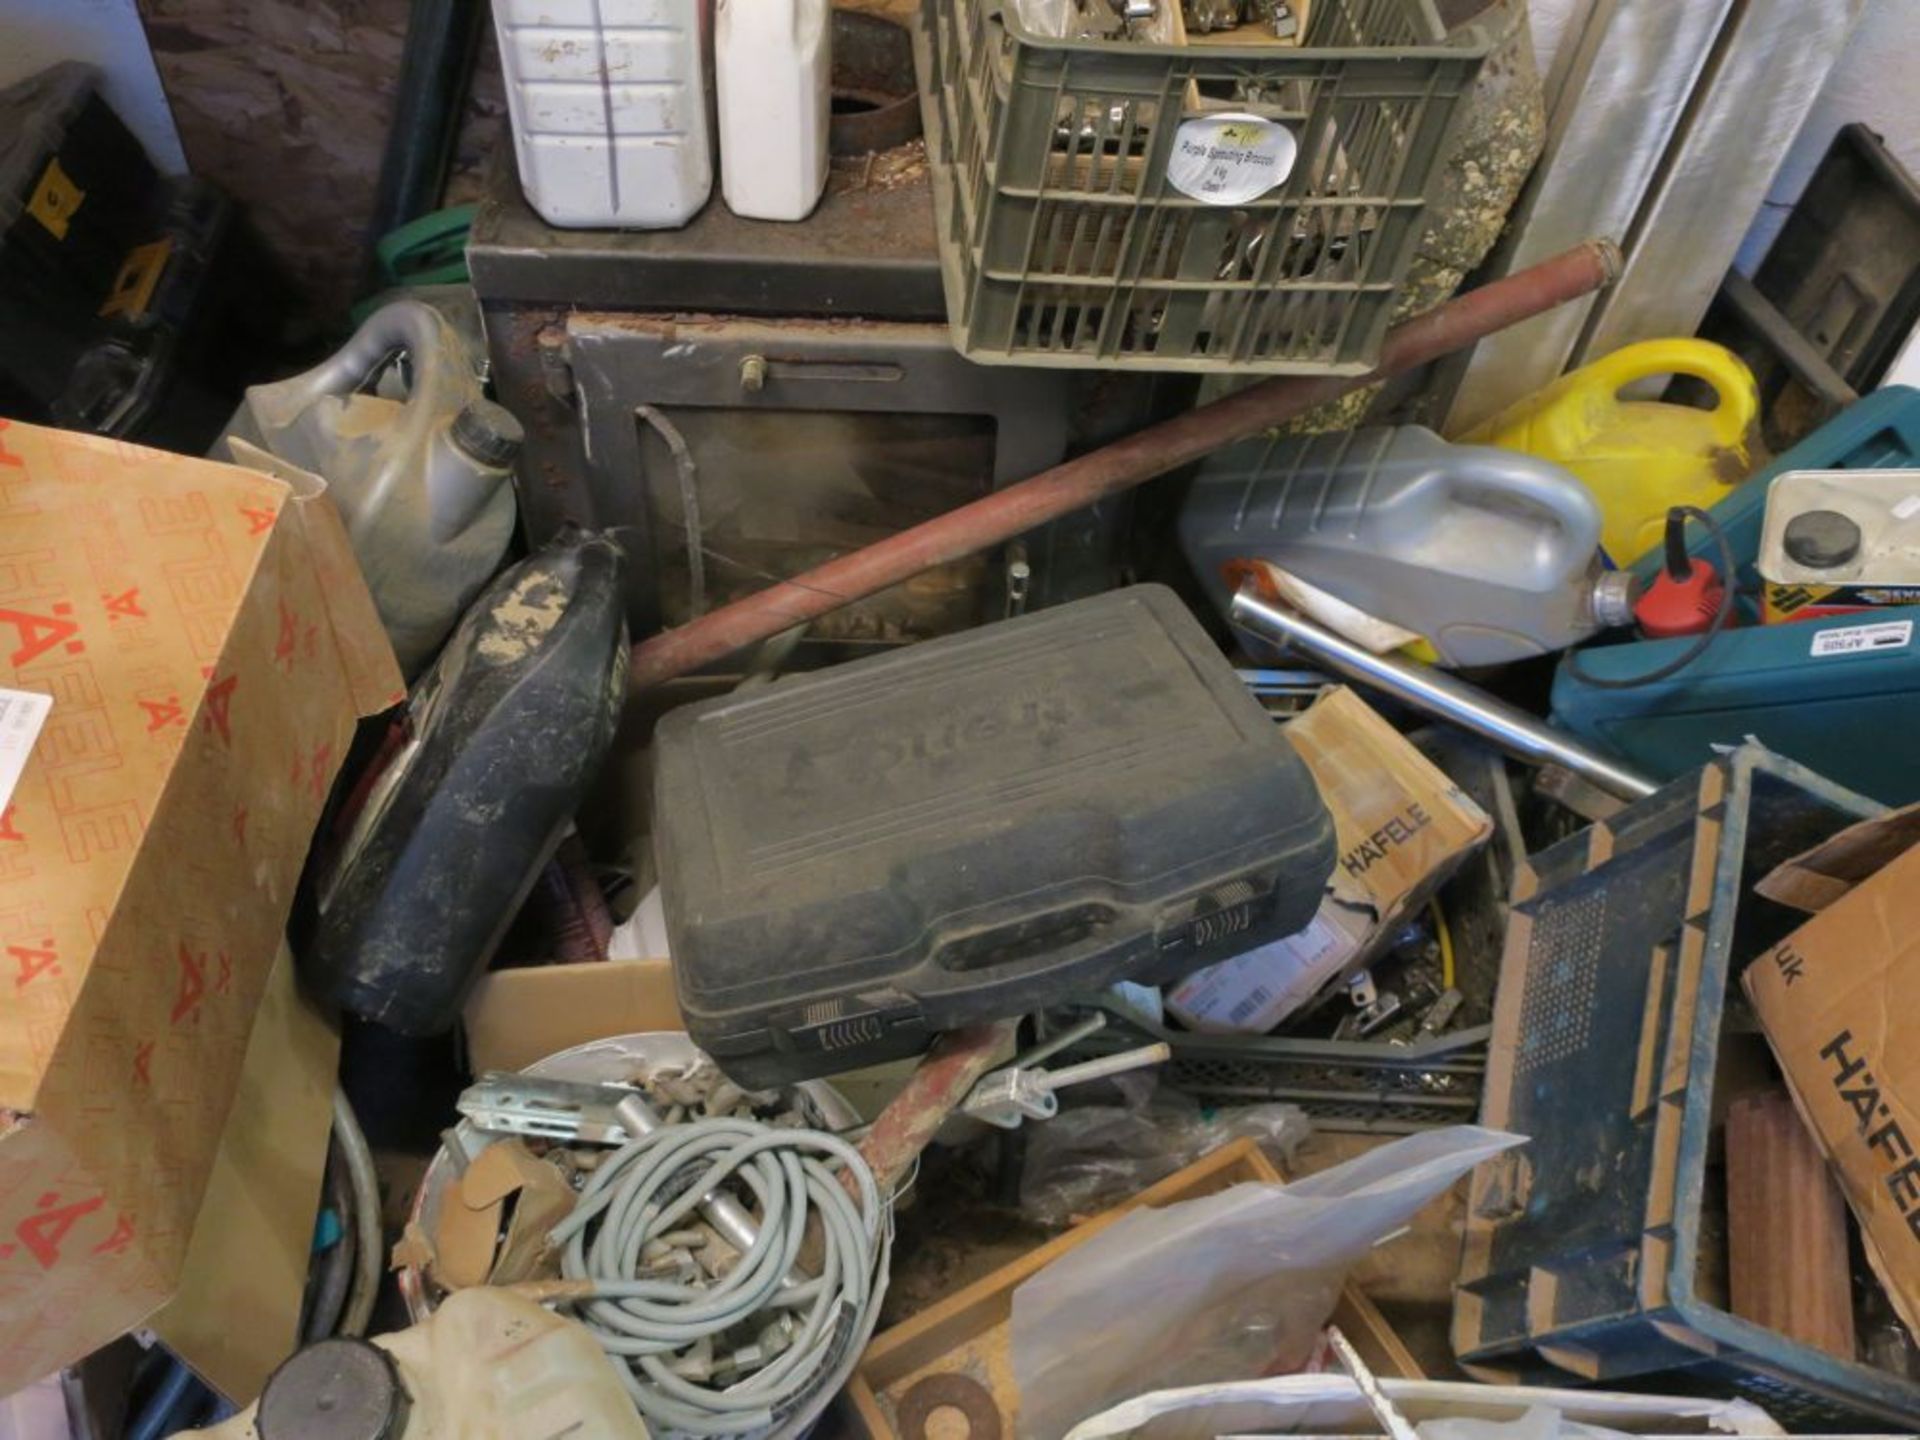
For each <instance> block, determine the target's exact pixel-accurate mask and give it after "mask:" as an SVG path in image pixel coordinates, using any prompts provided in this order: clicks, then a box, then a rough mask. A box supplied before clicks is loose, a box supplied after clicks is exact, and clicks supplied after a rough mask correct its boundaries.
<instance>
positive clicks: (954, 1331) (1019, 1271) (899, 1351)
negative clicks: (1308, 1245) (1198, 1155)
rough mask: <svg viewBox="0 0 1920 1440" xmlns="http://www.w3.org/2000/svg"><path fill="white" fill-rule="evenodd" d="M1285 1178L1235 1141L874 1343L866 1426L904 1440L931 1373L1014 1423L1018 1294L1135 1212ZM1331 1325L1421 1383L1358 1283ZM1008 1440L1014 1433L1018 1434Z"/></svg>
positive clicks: (854, 1392)
mask: <svg viewBox="0 0 1920 1440" xmlns="http://www.w3.org/2000/svg"><path fill="white" fill-rule="evenodd" d="M1284 1178H1285V1177H1283V1176H1282V1175H1281V1174H1280V1172H1279V1171H1278V1170H1276V1169H1275V1168H1274V1166H1273V1164H1272V1162H1270V1161H1269V1160H1268V1159H1267V1157H1266V1156H1265V1155H1263V1154H1262V1153H1261V1151H1260V1147H1259V1145H1258V1144H1257V1143H1256V1142H1255V1141H1253V1140H1250V1139H1248V1140H1236V1141H1235V1142H1234V1143H1232V1144H1231V1145H1224V1146H1222V1147H1221V1148H1220V1149H1218V1150H1215V1151H1214V1152H1213V1153H1212V1154H1211V1155H1208V1156H1206V1157H1205V1158H1204V1159H1201V1160H1198V1161H1195V1162H1194V1163H1193V1164H1192V1165H1189V1166H1188V1167H1187V1168H1186V1169H1184V1170H1182V1171H1180V1172H1179V1173H1178V1174H1176V1175H1169V1176H1168V1177H1167V1178H1166V1179H1165V1180H1162V1181H1161V1182H1160V1183H1159V1184H1158V1185H1154V1186H1152V1187H1150V1188H1149V1189H1146V1190H1143V1191H1141V1192H1140V1193H1139V1194H1138V1195H1136V1196H1134V1197H1133V1199H1131V1200H1129V1201H1128V1202H1126V1203H1125V1204H1124V1205H1120V1206H1116V1207H1115V1208H1114V1209H1112V1210H1109V1211H1107V1212H1106V1213H1105V1214H1104V1215H1100V1216H1096V1217H1095V1218H1094V1219H1092V1220H1088V1221H1086V1222H1085V1223H1084V1224H1081V1225H1077V1226H1075V1227H1074V1228H1073V1229H1072V1230H1069V1231H1068V1232H1067V1233H1066V1234H1064V1235H1062V1236H1060V1237H1059V1238H1058V1239H1055V1240H1052V1241H1050V1242H1048V1243H1047V1244H1045V1245H1042V1246H1041V1247H1040V1248H1039V1249H1037V1250H1035V1251H1033V1252H1032V1253H1031V1254H1028V1255H1025V1256H1022V1257H1021V1258H1020V1259H1019V1260H1016V1261H1014V1262H1013V1263H1012V1264H1010V1265H1006V1266H1003V1267H1002V1268H1001V1269H999V1270H996V1271H995V1272H994V1273H993V1274H991V1275H989V1276H987V1277H986V1278H985V1279H984V1280H980V1281H977V1282H976V1283H974V1284H972V1285H969V1286H967V1288H966V1289H964V1290H961V1291H960V1292H959V1293H957V1294H954V1295H950V1296H948V1297H947V1298H946V1299H945V1300H943V1301H941V1302H940V1303H939V1304H938V1305H934V1306H932V1307H930V1308H928V1309H926V1310H923V1311H921V1312H920V1313H919V1314H918V1315H916V1316H914V1317H913V1318H912V1319H911V1320H907V1321H904V1322H902V1323H901V1324H899V1325H896V1326H894V1327H893V1329H891V1330H889V1331H887V1332H886V1333H885V1334H882V1335H879V1336H876V1337H875V1338H874V1340H873V1342H872V1343H871V1344H869V1345H868V1346H867V1353H866V1354H865V1355H864V1356H862V1357H861V1360H860V1367H859V1369H857V1370H856V1371H855V1372H854V1375H853V1379H852V1380H851V1381H849V1382H848V1385H847V1398H848V1400H849V1401H850V1402H851V1404H852V1407H853V1410H854V1413H855V1415H856V1416H857V1417H858V1419H859V1424H860V1427H861V1428H862V1429H863V1430H864V1432H865V1433H866V1434H867V1435H868V1436H869V1437H870V1440H899V1432H898V1431H897V1430H896V1429H895V1427H894V1423H893V1414H894V1411H893V1406H894V1403H895V1402H896V1401H897V1399H898V1398H899V1397H900V1396H901V1395H904V1394H905V1393H906V1391H907V1390H908V1389H909V1388H910V1387H911V1386H912V1385H913V1384H914V1383H915V1382H917V1381H919V1380H920V1379H922V1378H923V1377H925V1376H927V1375H933V1374H962V1375H966V1376H968V1377H969V1378H970V1379H973V1380H977V1381H978V1382H980V1384H982V1385H984V1386H986V1388H987V1389H988V1391H990V1392H991V1393H992V1394H993V1396H994V1397H995V1399H996V1400H997V1401H998V1402H999V1403H1000V1408H1001V1412H1002V1414H1003V1415H1005V1416H1007V1417H1009V1419H1010V1418H1011V1416H1012V1414H1013V1410H1014V1404H1013V1401H1014V1397H1015V1395H1016V1394H1017V1391H1016V1389H1015V1386H1014V1382H1013V1369H1012V1363H1011V1360H1010V1357H1009V1355H1008V1352H1007V1334H1008V1331H1009V1329H1010V1328H1011V1323H1012V1318H1013V1292H1014V1290H1015V1289H1016V1288H1018V1287H1019V1286H1020V1285H1021V1284H1022V1283H1023V1282H1024V1281H1026V1280H1028V1279H1031V1278H1032V1277H1033V1276H1034V1275H1035V1274H1036V1273H1037V1272H1039V1271H1040V1270H1042V1269H1044V1268H1045V1267H1046V1266H1047V1265H1049V1264H1051V1263H1052V1262H1053V1261H1055V1260H1057V1259H1059V1258H1060V1257H1061V1256H1062V1255H1064V1254H1066V1253H1067V1252H1068V1251H1069V1250H1072V1249H1073V1248H1074V1247H1076V1246H1078V1245H1081V1244H1084V1243H1085V1242H1086V1241H1087V1240H1089V1239H1090V1238H1092V1237H1093V1236H1094V1235H1097V1234H1098V1233H1099V1232H1100V1231H1102V1230H1104V1229H1106V1228H1107V1226H1109V1225H1111V1224H1113V1223H1114V1221H1116V1220H1118V1219H1119V1218H1120V1217H1121V1216H1122V1215H1124V1214H1126V1213H1127V1212H1128V1211H1130V1210H1135V1209H1138V1208H1139V1207H1141V1206H1143V1205H1145V1206H1161V1205H1171V1204H1173V1203H1174V1202H1175V1201H1179V1200H1192V1199H1196V1198H1198V1197H1199V1196H1202V1195H1211V1194H1214V1193H1215V1192H1216V1191H1220V1190H1224V1189H1226V1188H1227V1187H1228V1186H1229V1185H1238V1184H1242V1183H1244V1182H1246V1181H1259V1182H1264V1183H1267V1184H1277V1183H1280V1182H1281V1181H1282V1180H1283V1179H1284ZM1331 1323H1333V1324H1335V1325H1338V1326H1339V1327H1340V1328H1341V1330H1342V1331H1344V1332H1345V1333H1346V1336H1347V1338H1348V1339H1349V1340H1351V1341H1352V1342H1353V1345H1354V1348H1355V1349H1357V1350H1358V1351H1359V1352H1360V1356H1361V1358H1362V1359H1363V1360H1365V1361H1366V1363H1367V1364H1368V1365H1369V1366H1371V1367H1372V1369H1373V1370H1374V1372H1375V1373H1376V1374H1379V1375H1392V1376H1400V1377H1404V1378H1407V1379H1421V1378H1423V1376H1422V1372H1421V1370H1420V1367H1419V1365H1418V1364H1417V1363H1416V1362H1415V1361H1414V1358H1413V1355H1412V1353H1411V1352H1410V1351H1408V1349H1407V1347H1406V1346H1405V1345H1403V1344H1401V1343H1400V1338H1399V1336H1397V1335H1395V1334H1394V1333H1393V1330H1392V1329H1391V1328H1390V1327H1389V1326H1388V1325H1387V1322H1386V1321H1385V1320H1384V1319H1383V1318H1382V1317H1381V1315H1380V1312H1379V1310H1377V1309H1376V1308H1375V1307H1374V1304H1373V1302H1372V1301H1371V1300H1369V1299H1367V1297H1366V1296H1365V1295H1362V1294H1361V1293H1360V1292H1359V1291H1358V1290H1356V1289H1355V1288H1354V1287H1353V1286H1352V1285H1348V1286H1347V1288H1346V1290H1345V1291H1344V1292H1343V1293H1342V1295H1341V1297H1340V1302H1339V1304H1338V1305H1337V1306H1335V1308H1334V1312H1333V1317H1332V1322H1331ZM1007 1433H1009V1434H1011V1433H1012V1432H1011V1428H1010V1427H1009V1429H1008V1432H1007Z"/></svg>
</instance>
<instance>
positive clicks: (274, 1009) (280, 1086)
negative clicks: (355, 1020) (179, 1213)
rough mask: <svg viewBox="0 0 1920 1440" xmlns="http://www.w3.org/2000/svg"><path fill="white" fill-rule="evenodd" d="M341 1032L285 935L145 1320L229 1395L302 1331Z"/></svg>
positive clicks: (254, 1384) (252, 1380)
mask: <svg viewBox="0 0 1920 1440" xmlns="http://www.w3.org/2000/svg"><path fill="white" fill-rule="evenodd" d="M339 1069H340V1036H339V1035H338V1033H337V1032H336V1031H335V1030H334V1028H333V1026H332V1024H331V1023H329V1021H328V1020H327V1019H326V1017H325V1016H323V1015H322V1014H321V1013H320V1012H319V1010H318V1009H316V1008H315V1007H314V1005H313V1004H312V1002H311V1001H309V1000H307V999H306V998H305V997H304V996H303V995H302V994H301V993H300V988H299V986H298V985H297V984H296V983H295V981H294V969H293V952H292V951H291V950H289V949H287V947H286V946H285V945H282V946H281V947H280V953H279V955H278V957H277V958H276V959H275V960H274V962H273V968H272V969H271V970H269V971H268V972H267V987H266V990H265V991H264V992H263V993H262V994H261V997H260V1008H259V1010H258V1011H257V1012H256V1016H255V1019H254V1022H253V1034H252V1036H251V1037H249V1039H248V1040H247V1055H246V1060H245V1061H244V1063H243V1064H242V1066H241V1070H240V1081H239V1084H238V1085H237V1086H236V1087H235V1089H234V1097H233V1106H232V1108H231V1109H230V1110H229V1111H228V1112H227V1124H226V1129H225V1131H224V1132H223V1133H222V1135H221V1139H220V1148H219V1150H218V1151H217V1152H215V1155H214V1160H213V1173H212V1175H211V1176H209V1177H208V1180H207V1190H206V1195H205V1198H204V1199H202V1200H201V1202H200V1217H199V1219H198V1220H196V1221H195V1222H194V1226H193V1238H192V1239H191V1240H190V1241H188V1242H187V1258H186V1261H185V1263H184V1264H183V1265H182V1266H181V1269H180V1281H179V1288H178V1289H176V1290H175V1291H174V1295H173V1298H172V1299H171V1300H169V1301H167V1303H166V1305H165V1306H164V1307H163V1308H162V1309H161V1311H160V1313H159V1314H157V1315H155V1316H154V1317H153V1318H152V1319H151V1320H149V1321H148V1322H147V1328H148V1329H150V1330H151V1331H153V1333H154V1334H155V1335H157V1336H158V1337H159V1338H160V1341H161V1343H163V1344H164V1345H165V1346H166V1347H167V1348H168V1349H169V1350H171V1351H173V1353H174V1354H176V1355H178V1356H179V1357H180V1358H181V1359H182V1360H184V1361H186V1362H187V1365H188V1366H189V1367H190V1368H191V1369H192V1370H193V1372H194V1373H195V1374H196V1375H198V1376H199V1377H200V1378H201V1379H202V1380H204V1381H206V1382H207V1383H208V1384H209V1385H211V1386H213V1388H214V1389H216V1390H218V1391H219V1392H220V1393H221V1394H222V1395H224V1396H226V1397H227V1398H228V1399H229V1400H231V1401H233V1402H234V1404H236V1405H245V1404H247V1403H249V1402H250V1401H252V1400H254V1399H255V1398H257V1397H258V1396H259V1394H260V1391H261V1388H262V1387H263V1386H265V1384H266V1383H267V1377H268V1376H269V1375H271V1374H272V1373H273V1372H274V1369H275V1367H276V1366H278V1365H279V1364H280V1362H281V1361H282V1360H285V1359H286V1358H287V1356H289V1355H291V1354H292V1353H293V1351H294V1350H295V1349H296V1348H297V1347H298V1346H299V1343H300V1306H301V1303H302V1301H303V1300H304V1298H305V1296H306V1289H307V1269H308V1264H309V1261H310V1260H311V1259H312V1254H313V1217H314V1215H315V1213H316V1212H317V1211H318V1209H319V1205H320V1183H321V1178H322V1176H323V1175H324V1173H325V1171H326V1164H327V1134H328V1131H329V1130H330V1129H331V1128H332V1125H333V1090H334V1077H335V1076H336V1075H337V1074H338V1073H339Z"/></svg>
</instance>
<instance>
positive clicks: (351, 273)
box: [141, 0, 506, 318]
mask: <svg viewBox="0 0 1920 1440" xmlns="http://www.w3.org/2000/svg"><path fill="white" fill-rule="evenodd" d="M476 3H478V0H476ZM141 12H142V15H143V16H144V18H145V20H146V25H147V35H148V39H149V41H150V42H151V44H152V46H153V52H154V60H155V62H156V63H157V65H158V66H159V70H160V76H161V80H162V83H163V84H164V85H165V86H166V90H167V96H168V99H169V100H170V101H171V102H172V105H173V114H174V119H175V122H176V123H177V125H178V127H179V130H180V138H181V143H182V145H183V146H184V147H185V149H186V153H187V163H188V164H189V165H190V166H191V167H192V169H193V170H194V172H195V173H196V174H199V175H202V176H205V177H206V178H207V179H210V180H212V181H214V182H215V183H217V184H219V185H220V186H222V187H223V188H224V189H225V190H226V191H227V192H228V193H229V194H231V195H232V196H233V197H234V198H235V199H236V200H237V201H239V202H240V204H241V205H242V206H244V207H245V209H246V211H247V213H248V215H249V216H250V217H251V218H252V220H253V223H254V224H255V226H256V227H257V228H258V229H259V231H260V233H261V235H262V237H263V238H264V239H265V241H266V243H267V245H268V248H269V249H270V250H271V251H272V252H273V253H274V255H275V256H276V257H277V258H278V259H279V260H280V261H281V263H282V264H283V265H284V266H285V267H286V269H287V270H288V272H289V274H290V275H291V277H292V278H293V280H294V281H295V282H296V283H297V284H298V285H299V286H300V287H301V289H302V290H303V291H304V292H306V293H307V295H308V296H309V298H310V302H311V307H312V309H313V311H314V313H315V314H316V316H319V317H323V318H332V317H337V316H339V315H341V314H343V313H344V311H345V308H346V305H347V304H348V303H349V302H350V301H351V300H352V298H353V287H354V282H355V280H356V278H357V276H358V273H359V264H360V247H361V245H362V242H363V235H364V230H365V225H366V218H367V213H368V211H369V210H370V209H371V207H372V203H373V191H374V184H375V181H376V179H377V178H378V176H379V173H380V156H381V153H382V151H383V149H384V148H385V145H386V136H387V126H388V123H389V121H390V120H391V118H392V114H393V94H394V86H395V82H396V78H397V76H398V75H399V73H400V53H401V47H402V44H403V42H404V39H405V36H406V27H407V0H141ZM483 46H484V49H483V53H482V55H481V57H480V63H479V64H478V65H477V66H476V69H475V76H474V85H473V93H472V97H471V98H470V100H469V102H468V106H467V112H468V113H467V120H466V125H465V127H464V129H463V131H462V134H461V137H460V155H459V159H458V161H457V162H456V173H457V174H460V175H468V174H472V173H476V172H477V170H478V168H479V166H480V164H481V162H482V160H483V159H484V156H485V154H486V152H487V150H488V149H489V148H490V146H491V145H492V143H493V138H494V135H495V133H496V131H497V130H498V128H499V125H500V117H501V116H502V115H503V114H504V113H505V108H506V107H505V99H504V95H503V92H502V90H501V87H500V67H499V63H498V61H497V59H496V58H495V57H494V54H493V36H492V27H491V25H488V26H487V27H486V37H485V40H484V41H483Z"/></svg>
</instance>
